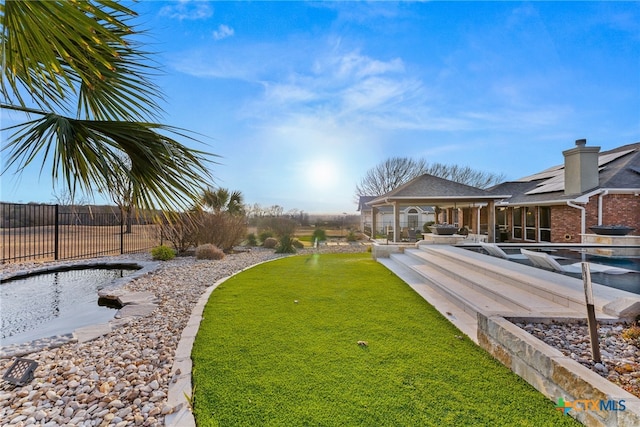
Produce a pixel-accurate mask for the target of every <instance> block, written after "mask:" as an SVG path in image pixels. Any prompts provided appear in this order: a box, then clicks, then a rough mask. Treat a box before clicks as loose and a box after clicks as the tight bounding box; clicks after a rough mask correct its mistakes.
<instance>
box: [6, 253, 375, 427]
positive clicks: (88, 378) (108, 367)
mask: <svg viewBox="0 0 640 427" xmlns="http://www.w3.org/2000/svg"><path fill="white" fill-rule="evenodd" d="M319 251H320V252H321V253H323V252H364V251H366V246H364V245H335V246H323V247H321V248H320V250H319ZM313 252H314V250H311V249H305V250H302V251H299V253H300V254H305V253H313ZM282 256H283V255H278V254H275V253H274V251H273V250H265V249H260V248H253V249H252V250H251V251H248V252H243V253H237V254H231V255H227V256H226V257H225V258H224V259H222V260H219V261H209V260H196V259H195V258H193V257H184V258H183V257H178V258H175V259H174V260H171V261H167V262H163V263H162V264H161V266H160V267H159V268H158V269H157V270H156V271H154V272H152V273H150V274H147V275H145V276H142V277H140V278H138V279H136V280H134V281H132V282H131V283H129V284H127V285H125V288H126V289H127V290H129V291H132V292H151V293H153V294H155V295H156V297H157V299H158V300H159V302H158V308H157V309H156V310H155V311H154V312H153V313H152V314H150V315H149V316H146V317H143V318H138V319H135V320H132V321H130V322H129V323H127V324H124V325H122V326H121V327H119V328H118V329H116V330H114V331H112V332H110V333H108V334H106V335H103V336H101V337H99V338H97V339H95V340H92V341H89V342H84V343H77V342H75V343H74V342H68V343H65V344H63V345H61V346H59V347H56V348H51V347H48V348H45V349H42V350H39V351H36V352H34V353H30V354H26V355H24V356H23V357H25V358H28V359H32V360H35V361H36V362H37V363H38V368H37V369H36V371H35V378H34V380H33V381H31V382H30V383H29V384H27V385H25V386H22V387H14V386H13V385H11V384H9V383H7V382H2V383H1V384H0V425H3V426H4V425H10V426H18V427H20V426H26V425H46V426H58V425H68V426H72V425H78V426H79V425H83V426H118V427H123V426H133V425H145V426H157V425H163V424H164V417H165V415H167V414H170V413H172V412H173V411H174V408H173V407H171V406H170V405H168V404H167V392H168V388H169V384H170V383H171V381H172V378H170V372H171V367H172V364H173V361H174V355H175V349H176V347H177V345H178V341H179V340H180V335H181V333H182V330H183V329H184V327H185V325H186V323H187V321H188V320H189V317H190V315H191V311H192V310H193V307H194V305H195V304H196V303H197V301H198V299H199V298H200V296H201V295H202V294H203V293H204V292H205V290H206V289H207V288H208V287H209V286H211V285H213V284H214V283H215V282H216V281H217V280H219V279H222V278H224V277H227V276H229V275H232V274H234V273H237V272H239V271H241V270H243V269H246V268H248V267H250V266H252V265H254V264H256V263H259V262H264V261H268V260H272V259H275V258H279V257H282ZM111 259H113V260H125V259H126V260H127V261H137V260H140V261H148V260H150V256H149V255H148V254H137V255H127V256H120V257H110V260H111ZM41 266H42V263H29V264H20V265H15V264H9V265H3V268H2V273H7V272H8V271H9V270H25V269H29V268H35V267H41ZM54 342H57V341H56V340H54ZM13 361H14V358H12V357H8V358H3V359H0V372H2V373H4V372H6V370H7V369H8V368H9V367H10V366H11V364H12V363H13Z"/></svg>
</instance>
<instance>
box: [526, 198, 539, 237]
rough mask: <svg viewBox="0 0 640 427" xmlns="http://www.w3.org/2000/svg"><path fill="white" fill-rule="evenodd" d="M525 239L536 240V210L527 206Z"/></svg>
mask: <svg viewBox="0 0 640 427" xmlns="http://www.w3.org/2000/svg"><path fill="white" fill-rule="evenodd" d="M524 215H525V223H524V224H525V239H526V240H536V210H535V208H533V207H530V206H527V208H526V209H525V213H524Z"/></svg>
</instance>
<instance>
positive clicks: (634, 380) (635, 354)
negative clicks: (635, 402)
mask: <svg viewBox="0 0 640 427" xmlns="http://www.w3.org/2000/svg"><path fill="white" fill-rule="evenodd" d="M517 325H518V326H519V327H520V328H522V329H524V330H525V331H527V332H528V333H530V334H532V335H533V336H534V337H536V338H538V339H540V340H542V341H544V342H545V343H546V344H547V345H549V346H551V347H554V348H556V349H558V350H560V351H561V352H562V354H564V355H565V356H569V357H571V358H572V359H573V360H575V361H577V362H579V363H580V364H582V365H584V366H586V367H587V368H589V369H591V370H592V371H594V372H596V373H598V374H599V375H600V376H602V377H604V378H607V379H608V380H609V381H611V382H613V383H615V384H617V385H619V386H620V387H621V388H623V389H625V390H626V391H628V392H629V393H631V394H634V395H636V396H638V397H640V348H638V346H637V344H638V342H637V341H636V343H635V344H636V345H634V343H633V342H632V341H628V340H625V339H624V338H623V337H622V332H623V331H624V330H625V329H626V328H628V325H624V324H621V323H618V324H612V325H607V324H602V325H599V327H598V336H599V341H600V356H601V358H602V363H595V362H594V361H593V360H592V355H591V341H590V339H589V330H588V328H587V324H586V322H583V323H549V324H544V323H526V324H525V323H517Z"/></svg>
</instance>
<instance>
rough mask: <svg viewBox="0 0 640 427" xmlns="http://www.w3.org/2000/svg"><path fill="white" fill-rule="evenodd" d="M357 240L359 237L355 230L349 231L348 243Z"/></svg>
mask: <svg viewBox="0 0 640 427" xmlns="http://www.w3.org/2000/svg"><path fill="white" fill-rule="evenodd" d="M356 240H358V235H357V234H356V232H355V231H353V230H349V233H348V234H347V242H355V241H356Z"/></svg>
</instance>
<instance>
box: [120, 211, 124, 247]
mask: <svg viewBox="0 0 640 427" xmlns="http://www.w3.org/2000/svg"><path fill="white" fill-rule="evenodd" d="M123 253H124V215H123V212H122V208H120V255H122V254H123Z"/></svg>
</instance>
